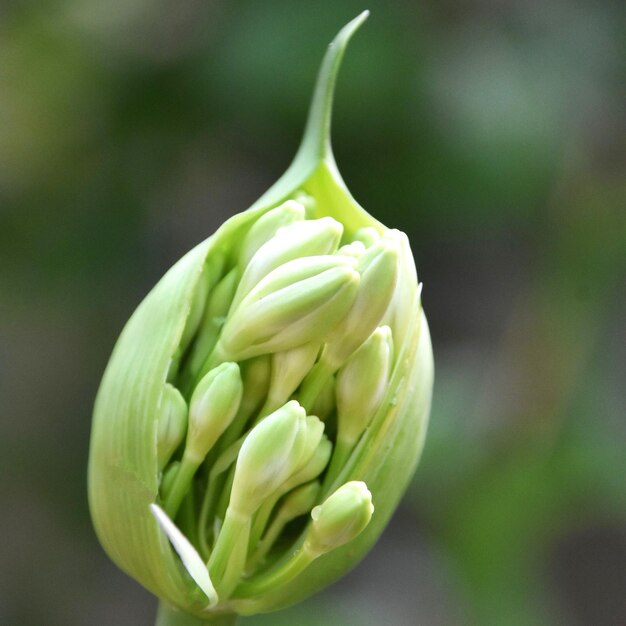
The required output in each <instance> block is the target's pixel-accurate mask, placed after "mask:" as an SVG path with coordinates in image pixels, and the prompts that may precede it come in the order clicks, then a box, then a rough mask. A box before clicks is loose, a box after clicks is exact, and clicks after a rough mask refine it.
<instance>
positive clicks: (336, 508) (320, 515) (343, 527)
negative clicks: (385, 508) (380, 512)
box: [305, 480, 374, 555]
mask: <svg viewBox="0 0 626 626" xmlns="http://www.w3.org/2000/svg"><path fill="white" fill-rule="evenodd" d="M373 513H374V505H373V504H372V494H371V493H370V492H369V490H368V488H367V485H366V484H365V483H364V482H362V481H356V480H355V481H352V482H349V483H346V484H345V485H342V486H341V487H339V489H337V491H335V493H333V494H332V495H331V496H330V497H329V498H328V499H327V500H326V501H325V502H324V503H323V504H320V505H319V506H316V507H315V508H314V509H313V510H312V511H311V519H312V520H313V522H312V524H311V527H310V529H309V532H308V534H307V537H306V540H305V549H306V550H309V551H310V552H311V553H313V554H316V555H322V554H326V553H327V552H330V551H331V550H334V549H335V548H338V547H339V546H342V545H344V544H346V543H348V541H352V539H354V538H355V537H357V536H358V535H359V534H360V533H361V532H362V531H363V529H364V528H365V527H366V526H367V525H368V524H369V521H370V519H372V514H373Z"/></svg>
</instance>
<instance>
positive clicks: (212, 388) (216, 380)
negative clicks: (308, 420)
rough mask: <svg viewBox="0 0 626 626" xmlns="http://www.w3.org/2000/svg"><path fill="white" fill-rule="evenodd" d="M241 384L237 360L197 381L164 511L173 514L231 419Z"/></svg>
mask: <svg viewBox="0 0 626 626" xmlns="http://www.w3.org/2000/svg"><path fill="white" fill-rule="evenodd" d="M242 393H243V385H242V383H241V376H240V374H239V366H238V365H237V364H236V363H222V364H221V365H219V366H218V367H216V368H214V369H212V370H211V371H210V372H209V373H208V374H206V376H204V378H202V380H201V381H200V383H199V384H198V386H197V387H196V389H195V390H194V392H193V395H192V396H191V401H190V403H189V425H188V428H187V440H186V442H185V452H184V454H183V458H182V461H181V464H180V468H179V470H178V471H177V473H176V476H175V478H174V480H173V481H172V486H171V488H170V489H169V491H168V492H167V493H166V494H163V495H165V511H166V513H167V514H168V515H169V517H170V518H171V519H175V518H176V514H177V513H178V509H179V507H180V505H181V503H182V501H183V498H184V497H185V495H186V494H187V493H188V491H189V485H190V483H191V481H192V480H193V477H194V475H195V473H196V472H197V470H198V467H199V466H200V464H201V463H202V461H204V459H205V457H206V455H207V454H208V452H209V450H211V448H212V447H213V446H214V445H215V443H216V441H217V440H218V439H219V437H220V435H221V434H222V433H223V432H224V431H225V430H226V428H228V426H229V424H230V423H231V422H232V421H233V418H234V417H235V414H236V413H237V409H238V408H239V403H240V402H241V395H242Z"/></svg>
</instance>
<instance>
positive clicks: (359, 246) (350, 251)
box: [336, 241, 365, 259]
mask: <svg viewBox="0 0 626 626" xmlns="http://www.w3.org/2000/svg"><path fill="white" fill-rule="evenodd" d="M364 252H365V245H364V244H363V243H362V242H361V241H353V242H352V243H347V244H346V245H345V246H341V248H339V250H337V252H336V254H341V255H343V256H351V257H352V258H353V259H358V258H359V257H360V256H361V255H362V254H363V253H364Z"/></svg>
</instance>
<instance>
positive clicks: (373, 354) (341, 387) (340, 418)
mask: <svg viewBox="0 0 626 626" xmlns="http://www.w3.org/2000/svg"><path fill="white" fill-rule="evenodd" d="M392 349H393V347H392V339H391V329H390V328H389V326H381V327H380V328H377V329H376V330H375V331H374V332H373V333H372V335H371V336H370V338H369V339H368V340H367V341H366V342H365V343H364V344H363V345H362V346H361V347H360V348H359V349H358V350H357V351H356V352H355V353H354V354H353V355H352V357H351V358H350V359H349V360H348V362H347V363H346V364H345V365H344V366H343V367H342V368H341V369H340V370H339V372H338V374H337V385H336V393H337V424H338V426H337V438H338V439H339V440H341V441H342V442H343V443H345V444H347V445H349V446H353V445H354V444H355V443H356V442H357V441H358V439H359V437H360V436H361V434H362V433H363V431H364V430H365V429H366V428H367V426H368V425H369V423H370V421H371V419H372V417H374V413H375V412H376V410H377V409H378V407H379V406H380V403H381V401H382V399H383V396H384V394H385V390H386V389H387V384H388V382H389V374H390V373H391V360H392V357H393V353H392Z"/></svg>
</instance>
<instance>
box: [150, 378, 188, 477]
mask: <svg viewBox="0 0 626 626" xmlns="http://www.w3.org/2000/svg"><path fill="white" fill-rule="evenodd" d="M186 430H187V403H186V402H185V399H184V398H183V396H182V395H181V393H180V391H178V389H176V387H173V386H172V385H170V384H169V383H166V385H165V387H164V389H163V396H162V397H161V408H160V411H159V425H158V434H157V463H158V466H159V470H160V471H162V470H163V468H164V467H165V466H166V465H167V462H168V461H169V460H170V458H171V456H172V454H174V452H175V451H176V448H178V446H179V445H180V444H181V443H182V441H183V439H184V438H185V432H186Z"/></svg>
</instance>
